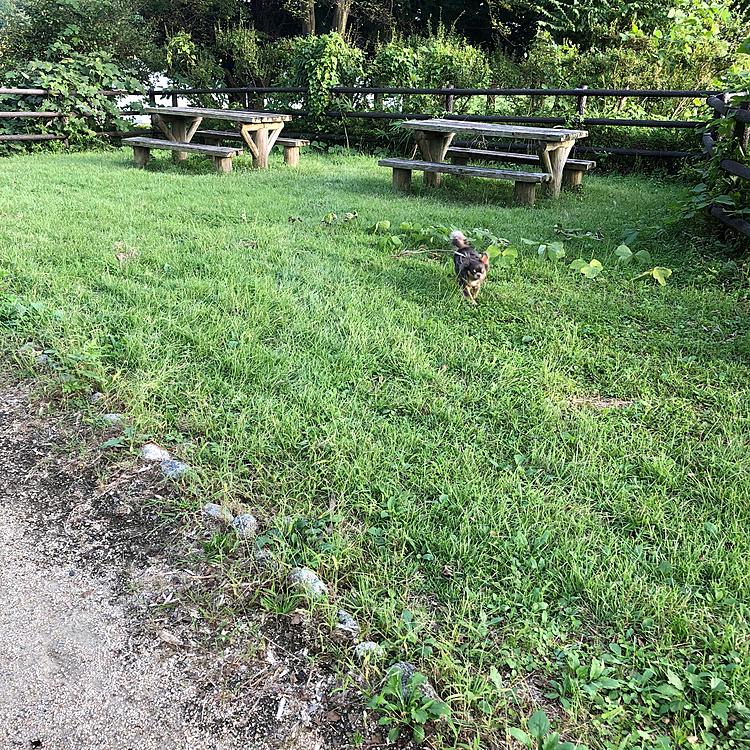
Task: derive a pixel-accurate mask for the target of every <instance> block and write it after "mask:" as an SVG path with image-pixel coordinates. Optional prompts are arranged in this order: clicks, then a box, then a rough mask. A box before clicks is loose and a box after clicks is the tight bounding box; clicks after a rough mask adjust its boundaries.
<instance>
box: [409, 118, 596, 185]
mask: <svg viewBox="0 0 750 750" xmlns="http://www.w3.org/2000/svg"><path fill="white" fill-rule="evenodd" d="M401 127H402V128H407V129H408V130H413V131H414V138H415V140H416V141H417V145H418V146H419V150H420V152H421V154H422V158H423V159H424V160H425V161H427V162H435V163H440V162H443V161H444V160H445V153H446V151H447V150H448V147H449V146H450V145H451V141H452V140H453V136H455V135H456V134H458V133H460V134H462V135H470V136H474V137H484V138H513V139H520V140H530V141H536V142H537V153H538V154H539V160H540V163H541V165H542V167H543V168H544V169H545V171H546V172H547V173H548V174H550V175H551V179H550V181H549V182H548V183H546V185H547V189H548V191H549V194H550V195H551V197H552V198H557V197H558V196H559V195H560V185H561V183H562V176H563V168H564V167H565V162H566V161H567V159H568V154H570V150H571V149H572V148H573V146H575V142H576V140H578V139H579V138H586V137H587V136H588V132H587V131H586V130H562V129H558V128H527V127H522V126H519V125H502V124H500V123H494V122H466V121H462V120H442V119H436V120H407V121H406V122H402V123H401ZM425 182H426V183H427V184H428V185H435V186H437V185H439V184H440V174H439V173H438V172H425Z"/></svg>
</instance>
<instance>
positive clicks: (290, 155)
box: [284, 146, 299, 167]
mask: <svg viewBox="0 0 750 750" xmlns="http://www.w3.org/2000/svg"><path fill="white" fill-rule="evenodd" d="M284 162H285V163H286V164H288V165H289V166H290V167H298V166H299V146H284Z"/></svg>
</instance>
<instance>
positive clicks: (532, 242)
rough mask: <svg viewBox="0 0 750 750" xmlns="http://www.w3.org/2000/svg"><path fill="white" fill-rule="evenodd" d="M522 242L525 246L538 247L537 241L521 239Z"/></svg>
mask: <svg viewBox="0 0 750 750" xmlns="http://www.w3.org/2000/svg"><path fill="white" fill-rule="evenodd" d="M521 242H523V244H524V245H537V244H538V243H537V242H536V240H527V239H526V238H525V237H521Z"/></svg>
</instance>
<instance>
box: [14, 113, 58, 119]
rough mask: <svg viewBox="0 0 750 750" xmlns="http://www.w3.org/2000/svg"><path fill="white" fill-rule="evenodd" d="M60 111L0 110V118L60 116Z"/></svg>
mask: <svg viewBox="0 0 750 750" xmlns="http://www.w3.org/2000/svg"><path fill="white" fill-rule="evenodd" d="M62 116H63V115H62V113H61V112H0V119H3V120H6V119H12V118H16V117H50V118H55V117H62Z"/></svg>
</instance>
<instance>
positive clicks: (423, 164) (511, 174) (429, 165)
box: [378, 159, 550, 182]
mask: <svg viewBox="0 0 750 750" xmlns="http://www.w3.org/2000/svg"><path fill="white" fill-rule="evenodd" d="M378 166H379V167H391V168H392V169H403V170H415V171H418V172H438V173H440V174H457V175H462V176H464V177H488V178H490V179H493V180H513V181H514V182H549V180H550V175H548V174H543V173H541V172H517V171H515V170H512V169H490V168H487V167H462V166H458V165H455V164H442V163H439V162H428V161H414V160H411V159H381V160H380V161H379V162H378Z"/></svg>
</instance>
